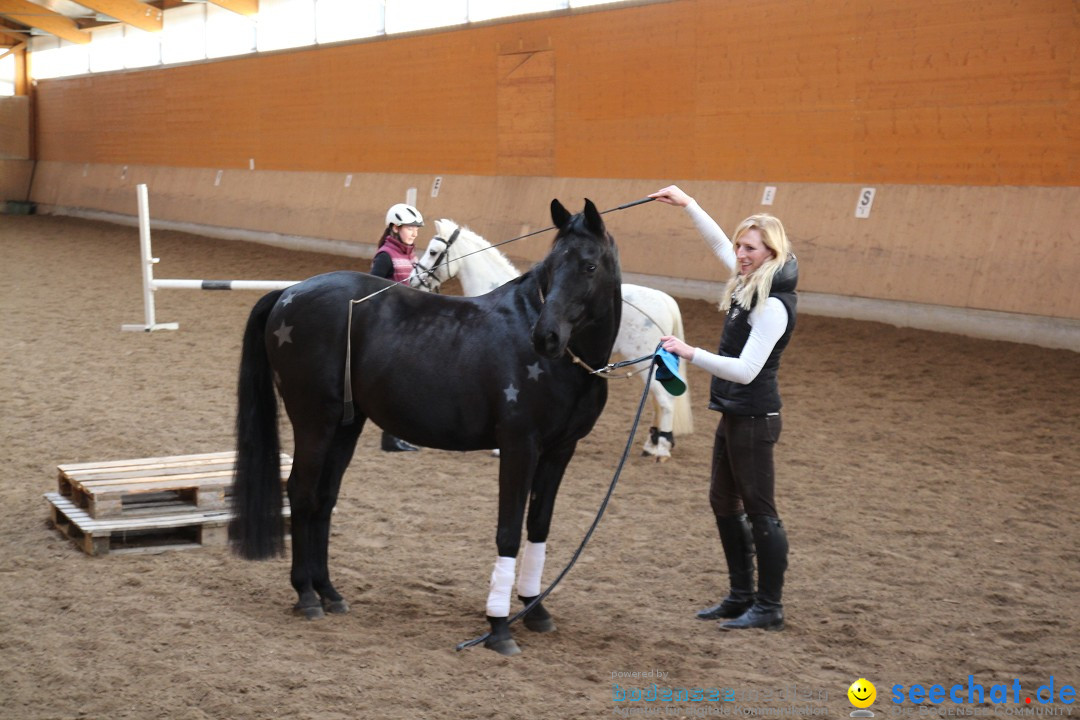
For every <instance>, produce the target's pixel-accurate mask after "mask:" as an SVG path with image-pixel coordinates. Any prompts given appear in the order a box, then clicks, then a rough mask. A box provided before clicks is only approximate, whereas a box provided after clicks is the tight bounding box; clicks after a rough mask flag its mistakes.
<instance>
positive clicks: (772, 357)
mask: <svg viewBox="0 0 1080 720" xmlns="http://www.w3.org/2000/svg"><path fill="white" fill-rule="evenodd" d="M798 282H799V262H798V260H796V259H795V257H794V256H792V257H791V259H790V260H788V261H787V262H786V263H784V265H783V266H782V267H781V268H780V269H779V270H777V271H776V274H775V275H774V276H773V281H772V287H771V288H770V289H769V297H774V298H776V299H777V300H779V301H780V302H782V303H784V307H785V308H786V309H787V314H788V321H787V329H786V330H784V334H783V335H781V336H780V339H779V340H777V341H776V345H775V346H773V349H772V353H770V354H769V359H768V360H766V361H765V364H764V365H763V366H762V367H761V372H759V373H758V374H757V377H755V378H754V379H753V380H751V381H750V383H749V384H747V385H743V384H741V383H736V382H731V381H730V380H721V379H720V378H718V377H715V376H714V377H713V379H712V386H711V388H710V390H709V409H710V410H719V411H720V412H725V413H730V414H732V415H765V414H766V413H774V412H779V411H780V406H781V405H782V403H781V402H780V387H779V385H778V384H777V382H776V372H777V370H779V368H780V355H781V354H783V352H784V348H786V347H787V344H788V340H790V339H791V332H792V331H793V330H794V329H795V303H796V300H797V294H796V292H795V286H796V285H797V284H798ZM749 337H750V311H749V310H747V309H746V308H744V307H742V306H741V305H739V304H738V303H736V302H735V300H734V299H732V301H731V308H730V309H729V310H728V314H727V320H725V322H724V332H723V334H722V335H721V336H720V349H719V350H718V351H717V354H719V355H722V356H724V357H739V355H741V354H742V350H743V346H745V345H746V341H747V339H748V338H749Z"/></svg>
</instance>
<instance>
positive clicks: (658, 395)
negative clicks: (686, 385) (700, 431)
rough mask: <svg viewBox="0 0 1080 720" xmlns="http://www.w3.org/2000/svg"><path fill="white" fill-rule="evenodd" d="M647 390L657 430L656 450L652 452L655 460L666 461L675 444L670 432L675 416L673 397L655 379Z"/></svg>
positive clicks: (669, 457) (673, 436)
mask: <svg viewBox="0 0 1080 720" xmlns="http://www.w3.org/2000/svg"><path fill="white" fill-rule="evenodd" d="M649 392H650V393H651V394H652V399H653V406H654V407H655V408H656V415H657V419H656V428H657V431H658V432H657V436H656V442H655V447H656V451H655V452H654V453H652V454H653V456H654V457H655V458H656V462H666V461H667V460H670V459H671V448H672V447H673V446H674V445H675V435H674V434H673V432H672V431H673V429H674V418H675V398H674V397H673V396H672V395H671V393H669V392H668V391H667V390H665V389H664V386H663V385H661V384H660V383H659V382H657V381H656V380H653V382H652V386H651V387H650V388H649ZM650 439H651V437H650Z"/></svg>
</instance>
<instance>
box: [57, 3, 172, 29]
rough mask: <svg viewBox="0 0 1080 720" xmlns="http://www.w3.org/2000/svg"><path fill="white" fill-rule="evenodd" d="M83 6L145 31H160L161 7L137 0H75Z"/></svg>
mask: <svg viewBox="0 0 1080 720" xmlns="http://www.w3.org/2000/svg"><path fill="white" fill-rule="evenodd" d="M76 1H77V2H78V3H79V4H80V5H82V6H83V7H87V8H90V9H91V10H94V11H95V12H99V13H103V14H105V15H108V16H109V17H114V18H116V19H117V20H119V21H120V22H122V23H127V24H128V25H131V26H132V27H137V28H139V29H140V30H145V31H147V32H161V9H160V8H156V7H154V6H153V5H147V4H146V3H141V2H139V0H76Z"/></svg>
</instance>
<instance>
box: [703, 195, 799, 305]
mask: <svg viewBox="0 0 1080 720" xmlns="http://www.w3.org/2000/svg"><path fill="white" fill-rule="evenodd" d="M750 230H757V231H759V232H760V233H761V239H762V241H763V242H764V243H765V247H767V248H769V249H770V250H772V253H773V256H772V257H771V258H769V259H768V260H766V261H765V262H763V263H761V266H760V267H758V269H757V270H755V271H754V272H752V273H751V274H750V275H749V276H748V277H743V276H742V275H740V274H739V269H738V266H737V265H736V268H735V274H734V275H732V276H731V279H730V280H728V282H727V285H726V286H724V296H723V297H722V298H721V299H720V309H721V310H724V311H726V310H727V309H728V308H729V307H731V301H732V299H734V300H735V302H736V303H738V304H739V305H741V306H742V307H744V308H746V309H748V310H749V309H752V308H754V307H755V306H757V305H759V304H760V303H763V302H765V300H767V299H768V297H769V291H770V290H771V289H772V281H773V276H774V275H775V274H776V271H777V270H779V269H780V268H782V267H783V266H784V263H786V262H787V261H788V258H789V256H790V255H791V243H790V242H788V237H787V233H786V232H784V225H783V223H781V222H780V219H779V218H777V217H774V216H772V215H768V214H765V213H761V214H759V215H751V216H750V217H748V218H746V219H745V220H743V221H742V222H741V223H739V227H737V228H735V234H734V235H733V236H732V238H731V244H732V245H733V246H734V245H737V244H738V242H739V238H741V237H742V236H743V235H745V234H746V233H747V232H749V231H750Z"/></svg>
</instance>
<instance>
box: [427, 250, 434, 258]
mask: <svg viewBox="0 0 1080 720" xmlns="http://www.w3.org/2000/svg"><path fill="white" fill-rule="evenodd" d="M427 254H428V255H431V256H432V257H435V255H436V252H435V251H434V250H428V251H427Z"/></svg>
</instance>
